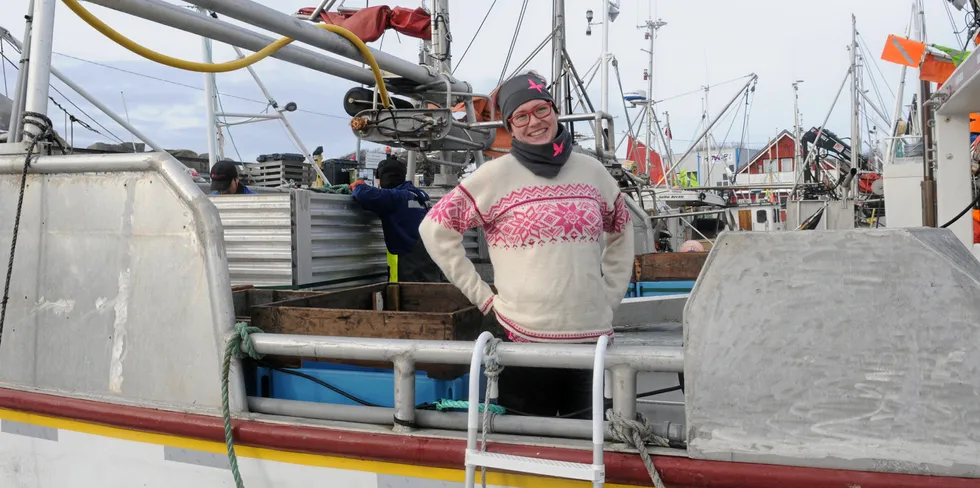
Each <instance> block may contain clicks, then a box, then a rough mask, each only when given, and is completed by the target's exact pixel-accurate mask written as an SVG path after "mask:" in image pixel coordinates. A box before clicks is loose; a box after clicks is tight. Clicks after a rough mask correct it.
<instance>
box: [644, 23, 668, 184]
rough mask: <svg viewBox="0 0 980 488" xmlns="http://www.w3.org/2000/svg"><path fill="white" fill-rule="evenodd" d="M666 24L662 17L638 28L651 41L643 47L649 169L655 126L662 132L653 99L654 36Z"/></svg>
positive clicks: (645, 142)
mask: <svg viewBox="0 0 980 488" xmlns="http://www.w3.org/2000/svg"><path fill="white" fill-rule="evenodd" d="M665 25H667V23H666V22H664V21H662V20H660V19H657V21H656V22H654V21H653V19H647V21H646V23H644V24H643V25H639V26H637V29H644V30H645V32H644V33H643V36H644V37H645V38H646V39H647V40H648V41H650V42H649V45H648V48H647V49H641V51H644V52H646V53H647V69H646V72H645V73H644V76H645V78H646V81H647V100H646V118H647V132H646V137H645V139H644V144H645V145H646V148H647V152H646V155H647V168H648V171H649V165H650V148H651V147H652V146H651V143H653V144H656V140H655V139H653V131H654V126H656V127H657V128H656V130H657V132H660V123H659V121H658V120H657V116H656V113H655V110H654V106H653V105H654V101H653V100H654V99H653V41H654V38H656V37H657V30H658V29H660V28H661V27H663V26H665ZM665 146H666V144H665ZM664 150H666V147H664ZM660 164H661V168H660V169H661V171H663V170H664V168H663V160H662V159H661V163H660Z"/></svg>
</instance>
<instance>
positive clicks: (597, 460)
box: [464, 332, 609, 488]
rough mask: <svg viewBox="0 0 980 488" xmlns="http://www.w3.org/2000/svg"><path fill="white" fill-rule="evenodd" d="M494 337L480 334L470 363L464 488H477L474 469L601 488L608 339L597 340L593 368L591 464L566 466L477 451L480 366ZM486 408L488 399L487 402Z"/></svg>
mask: <svg viewBox="0 0 980 488" xmlns="http://www.w3.org/2000/svg"><path fill="white" fill-rule="evenodd" d="M491 339H493V335H492V334H490V333H489V332H483V333H482V334H480V336H479V337H478V338H477V340H476V344H475V345H474V347H473V357H472V359H471V360H470V391H469V406H468V410H467V422H466V484H465V485H464V487H465V488H474V487H475V485H476V468H477V467H484V468H493V469H499V470H503V471H512V472H519V473H528V474H536V475H541V476H553V477H556V478H564V479H573V480H582V481H591V482H592V486H593V488H602V486H603V485H604V484H605V481H606V467H605V464H604V461H603V442H604V432H603V427H604V425H605V424H604V415H605V410H604V408H603V403H604V402H603V392H604V389H603V378H604V376H605V374H604V373H605V361H606V347H607V346H608V344H609V337H607V336H600V337H599V340H598V342H597V343H596V352H595V360H594V362H593V365H592V464H584V463H569V462H564V461H557V460H554V459H540V458H533V457H524V456H512V455H509V454H498V453H492V452H484V451H480V450H479V449H478V448H477V431H478V430H479V426H480V422H479V406H480V403H479V400H480V397H479V395H480V365H481V364H482V363H483V360H484V357H483V352H484V349H485V347H486V344H487V342H488V341H489V340H491ZM486 401H487V403H488V404H489V401H490V399H489V398H487V399H486Z"/></svg>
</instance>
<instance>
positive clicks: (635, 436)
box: [606, 409, 670, 488]
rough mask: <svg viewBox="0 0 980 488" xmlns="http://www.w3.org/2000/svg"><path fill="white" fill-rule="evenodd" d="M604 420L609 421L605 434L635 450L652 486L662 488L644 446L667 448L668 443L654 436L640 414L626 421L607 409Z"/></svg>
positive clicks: (645, 419)
mask: <svg viewBox="0 0 980 488" xmlns="http://www.w3.org/2000/svg"><path fill="white" fill-rule="evenodd" d="M606 418H608V419H609V424H607V425H606V432H607V433H608V434H609V436H610V437H612V438H613V439H616V440H617V441H619V442H622V443H624V444H627V445H629V446H630V447H632V448H633V449H636V450H637V451H638V452H639V453H640V458H641V459H642V460H643V465H644V466H646V468H647V473H648V474H649V475H650V480H651V481H653V486H655V487H656V488H664V482H663V480H661V479H660V474H659V473H657V468H656V467H654V465H653V459H652V458H650V453H649V452H647V446H646V445H647V443H650V444H654V445H657V446H660V447H669V446H670V442H669V441H668V440H667V439H664V438H663V437H660V436H658V435H656V434H654V433H653V426H652V425H650V422H648V421H647V418H646V417H645V416H644V415H643V414H642V413H640V412H636V416H635V418H633V419H628V418H626V417H624V416H622V415H620V414H618V413H616V412H613V411H612V409H609V410H607V411H606Z"/></svg>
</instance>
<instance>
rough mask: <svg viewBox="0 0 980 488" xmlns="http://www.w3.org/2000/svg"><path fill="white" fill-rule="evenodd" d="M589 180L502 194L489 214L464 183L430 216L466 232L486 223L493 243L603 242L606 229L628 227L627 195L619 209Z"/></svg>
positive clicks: (504, 245) (511, 246) (505, 246)
mask: <svg viewBox="0 0 980 488" xmlns="http://www.w3.org/2000/svg"><path fill="white" fill-rule="evenodd" d="M608 207H609V206H608V205H607V204H606V203H605V202H604V201H603V199H602V194H601V193H600V192H599V190H598V189H597V188H596V187H594V186H592V185H589V184H571V185H554V186H532V187H525V188H521V189H519V190H515V191H513V192H511V193H509V194H508V195H506V196H505V197H504V198H501V199H500V201H498V202H497V203H496V204H494V206H493V207H491V208H490V210H489V212H488V213H487V215H486V216H484V215H482V214H481V213H480V211H479V209H478V208H477V206H476V204H475V202H474V201H473V197H472V196H471V195H470V193H469V192H468V191H467V190H466V188H465V187H464V186H463V185H460V186H459V187H457V188H456V189H454V190H453V191H451V192H450V193H449V194H448V195H446V196H445V197H443V198H442V199H441V200H440V201H439V203H438V204H436V205H435V206H434V207H432V210H431V211H430V213H429V216H430V218H432V219H433V220H435V221H436V222H438V223H440V224H442V225H444V226H446V227H447V228H449V229H453V230H455V231H456V232H459V233H461V234H462V233H463V232H466V230H467V229H469V228H472V227H477V226H480V225H483V228H484V231H485V232H486V236H487V244H489V245H490V246H491V247H500V248H503V249H518V248H526V247H534V246H542V245H545V244H554V243H557V242H576V241H581V242H599V239H600V238H601V236H602V232H604V231H605V232H617V233H618V232H622V231H623V228H624V227H625V226H626V224H628V223H629V222H630V215H629V212H628V211H627V209H626V204H625V202H624V201H623V195H622V194H620V195H619V196H618V197H617V198H616V203H615V204H614V205H613V208H608Z"/></svg>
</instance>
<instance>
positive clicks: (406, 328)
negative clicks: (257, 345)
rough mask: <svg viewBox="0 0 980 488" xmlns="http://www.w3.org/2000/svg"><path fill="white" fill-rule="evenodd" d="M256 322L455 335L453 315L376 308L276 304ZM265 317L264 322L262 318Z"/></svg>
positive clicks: (299, 328)
mask: <svg viewBox="0 0 980 488" xmlns="http://www.w3.org/2000/svg"><path fill="white" fill-rule="evenodd" d="M274 310H275V312H274V313H271V314H268V315H265V316H264V317H262V318H261V319H258V320H257V318H256V317H255V316H254V315H253V317H252V324H253V325H255V326H256V327H260V328H262V330H264V331H265V332H269V333H275V334H300V335H319V336H338V337H373V338H381V339H417V340H437V341H439V340H449V339H452V330H453V320H452V319H453V317H452V316H451V315H449V314H427V313H419V312H387V311H386V312H374V311H371V310H333V309H323V308H296V307H275V309H274ZM260 320H261V322H260Z"/></svg>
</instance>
